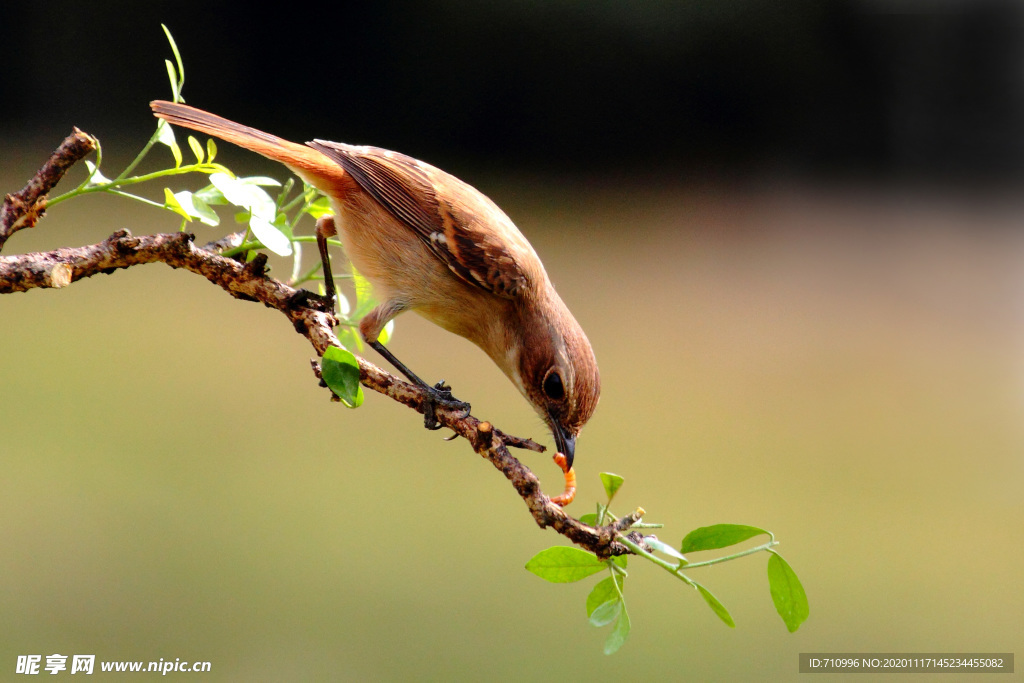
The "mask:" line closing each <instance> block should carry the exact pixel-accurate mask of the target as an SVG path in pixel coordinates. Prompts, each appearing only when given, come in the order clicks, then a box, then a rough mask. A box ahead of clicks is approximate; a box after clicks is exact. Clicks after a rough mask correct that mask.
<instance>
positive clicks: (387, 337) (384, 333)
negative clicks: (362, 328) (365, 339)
mask: <svg viewBox="0 0 1024 683" xmlns="http://www.w3.org/2000/svg"><path fill="white" fill-rule="evenodd" d="M394 333H395V320H394V318H392V319H391V320H389V321H388V324H387V325H385V326H384V329H383V330H381V331H380V335H379V336H378V337H377V341H379V342H380V343H381V344H383V345H384V346H387V345H388V342H389V341H391V336H392V335H393V334H394Z"/></svg>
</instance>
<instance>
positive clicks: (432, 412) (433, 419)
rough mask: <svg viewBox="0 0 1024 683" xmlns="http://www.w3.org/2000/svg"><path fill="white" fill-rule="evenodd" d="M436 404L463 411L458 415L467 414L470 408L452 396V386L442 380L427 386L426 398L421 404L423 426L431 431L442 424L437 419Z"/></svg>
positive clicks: (464, 415)
mask: <svg viewBox="0 0 1024 683" xmlns="http://www.w3.org/2000/svg"><path fill="white" fill-rule="evenodd" d="M438 406H442V407H444V408H448V409H450V410H458V411H460V412H461V413H463V414H462V415H461V416H460V417H466V416H467V415H469V411H470V409H471V406H470V405H469V404H468V403H466V402H465V401H460V400H459V399H457V398H455V397H454V396H452V388H451V387H450V386H448V385H447V384H445V381H444V380H441V381H440V382H438V383H437V384H435V385H434V386H432V387H428V388H427V399H426V401H424V404H423V426H424V427H426V428H427V429H430V430H432V431H435V430H438V429H440V428H441V427H443V426H444V425H442V424H441V423H440V422H439V421H438V419H437V408H438Z"/></svg>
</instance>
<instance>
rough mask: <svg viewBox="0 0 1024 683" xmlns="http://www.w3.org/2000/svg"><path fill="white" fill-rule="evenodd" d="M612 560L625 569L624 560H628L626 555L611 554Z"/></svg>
mask: <svg viewBox="0 0 1024 683" xmlns="http://www.w3.org/2000/svg"><path fill="white" fill-rule="evenodd" d="M612 562H614V563H615V564H617V565H619V566H620V567H622V568H623V569H625V568H626V562H628V560H627V559H626V555H613V556H612Z"/></svg>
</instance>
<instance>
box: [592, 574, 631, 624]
mask: <svg viewBox="0 0 1024 683" xmlns="http://www.w3.org/2000/svg"><path fill="white" fill-rule="evenodd" d="M622 581H623V579H622V577H621V576H618V575H616V576H615V577H611V576H609V577H608V578H606V579H602V580H600V581H598V582H597V584H596V585H595V586H594V588H593V590H591V591H590V595H588V596H587V616H588V617H590V616H592V615H593V614H594V610H596V609H597V608H598V607H600V606H601V605H603V604H605V603H606V602H609V601H612V600H620V601H621V600H622V596H621V595H620V594H619V591H620V590H621V589H622ZM616 583H618V588H616V587H615V584H616Z"/></svg>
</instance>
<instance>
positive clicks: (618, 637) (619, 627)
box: [604, 606, 629, 655]
mask: <svg viewBox="0 0 1024 683" xmlns="http://www.w3.org/2000/svg"><path fill="white" fill-rule="evenodd" d="M628 637H629V613H628V612H626V608H625V606H623V608H622V614H620V615H619V620H618V621H617V622H615V628H614V629H612V632H611V634H610V635H609V636H608V640H606V641H604V653H605V654H606V655H610V654H614V653H615V652H616V651H617V650H618V649H619V648H620V647H622V644H623V643H625V642H626V638H628Z"/></svg>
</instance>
